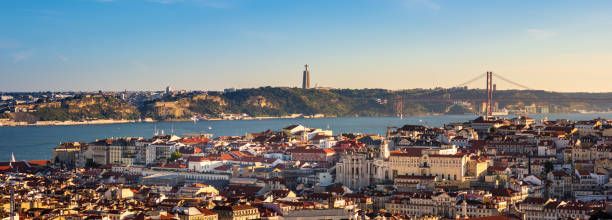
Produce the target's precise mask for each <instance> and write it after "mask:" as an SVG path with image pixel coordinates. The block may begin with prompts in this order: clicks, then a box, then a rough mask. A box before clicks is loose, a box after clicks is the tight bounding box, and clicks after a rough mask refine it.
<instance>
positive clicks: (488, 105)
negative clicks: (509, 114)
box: [485, 71, 493, 116]
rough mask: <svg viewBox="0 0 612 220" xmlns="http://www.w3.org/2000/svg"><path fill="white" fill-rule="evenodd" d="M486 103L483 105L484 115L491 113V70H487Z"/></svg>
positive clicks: (490, 114)
mask: <svg viewBox="0 0 612 220" xmlns="http://www.w3.org/2000/svg"><path fill="white" fill-rule="evenodd" d="M486 103H487V105H486V107H485V115H486V116H492V115H493V111H492V108H493V72H491V71H489V72H487V102H486Z"/></svg>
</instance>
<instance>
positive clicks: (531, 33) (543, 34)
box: [527, 29, 558, 40]
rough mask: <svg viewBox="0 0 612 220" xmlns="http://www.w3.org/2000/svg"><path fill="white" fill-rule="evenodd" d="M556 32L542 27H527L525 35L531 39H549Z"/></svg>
mask: <svg viewBox="0 0 612 220" xmlns="http://www.w3.org/2000/svg"><path fill="white" fill-rule="evenodd" d="M557 35H558V34H557V32H554V31H550V30H544V29H527V36H528V37H530V38H533V39H538V40H542V39H549V38H552V37H555V36H557Z"/></svg>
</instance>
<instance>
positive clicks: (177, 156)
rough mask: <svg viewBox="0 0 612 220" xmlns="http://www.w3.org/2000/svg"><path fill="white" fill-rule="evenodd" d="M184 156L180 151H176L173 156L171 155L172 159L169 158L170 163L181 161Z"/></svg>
mask: <svg viewBox="0 0 612 220" xmlns="http://www.w3.org/2000/svg"><path fill="white" fill-rule="evenodd" d="M182 156H183V154H181V152H178V151H174V152H172V154H171V155H170V158H168V162H171V161H175V160H176V159H179V158H181V157H182Z"/></svg>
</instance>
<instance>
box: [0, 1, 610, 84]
mask: <svg viewBox="0 0 612 220" xmlns="http://www.w3.org/2000/svg"><path fill="white" fill-rule="evenodd" d="M610 11H612V1H443V0H351V1H348V0H347V1H344V0H279V1H267V0H247V1H239V0H66V1H64V0H2V1H0V30H1V31H0V77H1V78H2V80H0V91H41V90H53V91H67V90H85V91H95V90H100V89H101V90H124V89H128V90H161V89H163V88H164V87H165V86H167V85H170V86H172V87H174V88H177V89H198V90H218V89H223V88H229V87H237V88H245V87H259V86H267V85H271V86H299V85H301V81H300V80H301V71H302V69H303V65H304V64H305V63H308V64H309V65H310V66H311V80H312V81H311V85H318V86H327V87H336V88H388V89H407V88H432V87H436V86H442V87H451V86H455V85H458V84H460V83H462V82H464V81H467V80H469V79H471V78H473V77H475V76H477V75H479V74H482V73H484V72H485V71H488V70H491V71H494V72H495V73H496V74H500V75H502V76H504V77H506V78H510V79H512V80H514V81H516V82H519V83H521V84H524V85H526V86H529V87H531V88H535V89H544V90H553V91H591V92H611V91H612V90H611V89H610V88H612V86H610V82H612V40H611V39H612V13H610ZM496 82H497V84H498V88H499V89H514V88H517V87H515V86H513V85H511V84H506V83H504V82H501V81H499V80H497V81H496ZM484 84H485V81H484V79H483V80H481V81H478V82H477V83H474V84H470V86H471V87H480V88H482V87H484Z"/></svg>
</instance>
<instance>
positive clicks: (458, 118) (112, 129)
mask: <svg viewBox="0 0 612 220" xmlns="http://www.w3.org/2000/svg"><path fill="white" fill-rule="evenodd" d="M476 117H477V116H475V115H444V116H414V117H404V118H403V119H400V118H395V117H359V118H321V119H267V120H244V121H242V120H237V121H199V122H197V123H193V122H156V123H128V124H110V125H75V126H41V127H0V161H9V160H10V155H11V152H14V154H15V158H16V159H17V160H40V159H50V158H51V150H52V149H53V148H54V147H56V146H57V145H58V144H59V143H60V142H72V141H82V142H90V141H93V140H95V139H96V138H97V139H103V138H108V137H123V136H131V137H151V136H153V133H154V130H155V128H157V129H158V130H164V131H165V133H166V134H169V133H172V130H174V134H176V135H179V136H181V135H183V134H187V133H199V132H202V131H205V132H207V133H212V134H214V135H215V136H226V135H244V134H245V133H246V132H260V131H264V130H266V129H274V130H278V129H280V128H283V127H285V126H287V125H291V124H302V125H305V126H308V127H313V128H323V129H326V128H329V129H331V130H333V131H334V134H338V133H339V132H360V133H370V134H381V135H383V134H384V133H385V132H386V127H387V126H402V125H405V124H421V125H426V126H441V125H443V124H445V123H449V122H463V121H467V120H471V119H474V118H476ZM508 117H512V116H508ZM531 117H533V118H536V119H540V118H542V117H548V119H550V120H554V119H557V118H567V119H571V120H588V119H592V118H596V117H602V118H612V113H604V114H550V115H533V116H531ZM208 127H211V128H212V129H211V130H209V129H208Z"/></svg>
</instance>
